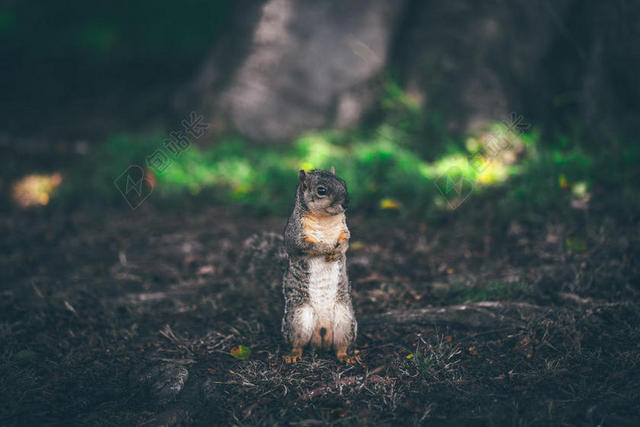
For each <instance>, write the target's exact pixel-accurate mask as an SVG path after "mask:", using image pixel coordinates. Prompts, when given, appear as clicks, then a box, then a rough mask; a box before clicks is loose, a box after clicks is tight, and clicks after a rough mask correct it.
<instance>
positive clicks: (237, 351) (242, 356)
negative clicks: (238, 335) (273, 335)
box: [230, 345, 251, 360]
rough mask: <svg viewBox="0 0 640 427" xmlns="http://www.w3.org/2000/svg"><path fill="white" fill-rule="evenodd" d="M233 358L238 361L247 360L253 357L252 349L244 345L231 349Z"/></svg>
mask: <svg viewBox="0 0 640 427" xmlns="http://www.w3.org/2000/svg"><path fill="white" fill-rule="evenodd" d="M230 353H231V356H233V357H235V358H236V359H238V360H247V359H248V358H249V357H250V356H251V349H250V348H249V347H247V346H244V345H239V346H237V347H236V348H232V349H231V352H230Z"/></svg>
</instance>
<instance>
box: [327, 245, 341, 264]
mask: <svg viewBox="0 0 640 427" xmlns="http://www.w3.org/2000/svg"><path fill="white" fill-rule="evenodd" d="M342 255H343V253H342V252H340V251H339V250H338V248H335V249H331V250H330V251H329V252H327V254H326V255H325V257H324V259H325V261H327V262H331V261H335V260H338V259H340V257H341V256H342Z"/></svg>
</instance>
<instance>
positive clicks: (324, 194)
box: [298, 166, 349, 215]
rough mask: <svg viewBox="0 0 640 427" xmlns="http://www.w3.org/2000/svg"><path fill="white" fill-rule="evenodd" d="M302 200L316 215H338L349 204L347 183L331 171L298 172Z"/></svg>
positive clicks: (299, 191)
mask: <svg viewBox="0 0 640 427" xmlns="http://www.w3.org/2000/svg"><path fill="white" fill-rule="evenodd" d="M298 194H299V196H300V201H301V202H302V203H303V204H304V206H305V207H306V208H307V209H308V210H309V212H311V213H313V214H315V215H338V214H341V213H343V212H344V211H345V210H346V209H347V207H348V206H349V195H348V194H347V184H346V183H345V182H344V181H343V180H341V179H340V178H338V177H337V176H336V174H335V169H334V168H333V166H332V167H331V172H327V171H323V170H318V169H314V170H312V171H309V172H305V171H304V170H301V171H300V172H299V173H298Z"/></svg>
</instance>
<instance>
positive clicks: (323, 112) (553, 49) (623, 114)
mask: <svg viewBox="0 0 640 427" xmlns="http://www.w3.org/2000/svg"><path fill="white" fill-rule="evenodd" d="M235 7H236V13H235V14H233V15H234V18H233V19H231V20H230V22H229V28H228V31H226V33H225V38H223V39H222V40H220V41H219V42H217V43H216V46H215V47H214V49H213V50H212V53H211V54H210V56H209V57H208V58H207V60H206V62H205V65H204V66H203V67H202V69H201V71H200V73H199V75H198V77H197V78H196V79H195V80H194V82H193V84H192V85H191V87H190V90H189V91H188V92H185V93H187V94H190V96H182V97H181V98H180V99H181V105H182V107H183V108H187V106H189V107H190V108H191V109H195V108H199V109H200V111H203V112H206V113H207V114H208V115H209V117H210V122H211V123H213V124H214V125H215V126H214V128H216V129H218V130H226V129H233V130H234V131H237V132H239V133H241V134H242V135H244V136H245V137H248V138H250V139H253V140H255V141H261V142H278V141H283V142H284V141H289V140H291V138H293V137H295V136H296V135H298V134H299V133H301V132H303V131H305V130H308V129H317V128H324V127H335V126H337V127H344V126H350V125H354V124H357V123H358V122H359V121H360V120H361V119H362V117H363V116H364V114H365V113H366V112H367V111H368V110H370V109H371V108H372V107H373V106H374V105H375V101H376V97H377V96H378V95H379V90H378V89H380V86H381V85H380V79H379V78H378V77H379V76H380V74H381V72H382V71H384V70H393V72H394V78H396V79H397V80H398V83H400V85H401V86H402V87H403V89H405V90H406V91H407V92H409V93H410V94H412V95H415V96H414V97H412V99H417V100H419V102H420V103H421V106H422V107H423V108H424V110H425V112H426V114H427V116H429V117H431V118H432V119H429V123H428V124H425V125H423V126H425V127H427V126H430V127H431V128H433V127H436V128H438V129H431V128H430V129H422V131H423V132H425V134H427V135H428V134H429V132H431V131H435V133H436V135H433V136H436V138H434V137H426V138H424V139H425V140H429V141H432V142H433V141H437V140H438V138H437V136H438V135H445V134H450V133H452V132H453V133H455V132H459V133H461V134H464V133H469V132H472V133H473V132H476V131H479V130H482V129H483V128H484V127H486V125H487V124H488V123H491V122H493V121H496V120H504V119H507V118H508V117H509V114H510V113H511V112H515V113H517V114H518V115H522V116H524V119H525V120H526V121H527V122H528V123H531V124H538V125H540V124H544V125H549V126H548V127H549V128H552V127H553V126H554V125H556V124H558V123H559V124H560V125H561V127H562V128H563V129H566V128H567V127H569V126H571V124H572V122H575V121H576V120H577V121H580V122H581V123H583V127H585V128H589V127H590V126H595V125H603V124H606V126H607V127H609V128H611V127H616V126H619V125H620V126H621V127H625V126H626V127H627V128H629V129H632V127H633V123H634V118H635V117H636V115H637V113H638V110H639V109H640V108H639V101H638V100H639V99H640V93H638V91H639V90H640V85H638V83H637V76H638V73H639V72H640V55H638V47H637V46H639V45H640V25H639V23H640V3H639V2H630V1H626V0H615V1H613V2H609V3H604V2H595V1H582V0H557V1H551V0H539V1H536V2H529V1H525V0H515V1H507V0H496V1H493V2H475V1H472V0H451V1H449V2H438V1H435V0H397V1H388V0H350V1H348V2H346V1H339V0H324V1H319V0H300V1H294V0H268V1H258V0H241V1H239V2H238V3H237V4H236V6H235ZM183 95H184V93H183ZM433 118H435V119H437V120H435V119H433Z"/></svg>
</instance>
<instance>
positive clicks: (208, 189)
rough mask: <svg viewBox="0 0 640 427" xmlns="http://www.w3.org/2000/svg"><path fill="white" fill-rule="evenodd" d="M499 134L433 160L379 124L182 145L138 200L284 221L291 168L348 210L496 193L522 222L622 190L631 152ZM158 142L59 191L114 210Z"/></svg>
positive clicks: (413, 211)
mask: <svg viewBox="0 0 640 427" xmlns="http://www.w3.org/2000/svg"><path fill="white" fill-rule="evenodd" d="M505 132H506V131H505V128H504V125H502V124H499V123H498V124H495V125H494V126H492V127H491V129H490V130H489V131H488V133H485V134H483V135H479V136H476V137H473V138H468V139H467V140H466V141H465V142H464V143H462V142H458V143H456V144H455V145H454V146H453V147H451V146H449V147H445V148H444V149H443V154H442V155H441V156H439V157H438V158H437V159H436V160H433V161H426V160H424V159H423V158H422V157H421V156H420V155H419V154H417V153H416V152H415V150H412V149H411V148H410V147H411V146H410V144H407V143H406V135H407V134H406V132H405V130H404V129H398V127H396V126H393V125H391V124H389V123H383V124H382V125H380V126H379V127H378V128H376V129H375V131H364V130H362V129H356V130H353V131H349V132H342V131H335V130H332V131H326V132H314V133H308V134H306V135H303V136H301V137H300V138H298V139H297V140H296V141H293V143H292V144H291V145H290V146H284V147H283V146H275V147H268V146H255V145H252V144H250V143H248V142H246V141H244V140H242V139H241V138H238V137H231V136H230V137H223V138H220V139H219V140H216V141H212V142H211V143H210V144H205V145H195V144H192V145H190V146H189V147H188V148H187V149H186V150H185V151H184V152H182V153H181V154H179V155H178V156H176V157H172V156H169V157H168V159H169V160H168V163H167V165H166V168H162V170H159V169H154V168H148V173H149V175H150V176H151V177H152V179H153V181H154V183H155V189H154V193H153V195H152V197H151V198H150V199H149V201H147V202H152V203H153V202H162V201H169V202H171V201H173V200H175V199H176V198H184V197H186V198H188V199H191V200H196V201H202V202H204V203H223V204H229V203H231V204H233V205H238V206H244V207H245V208H247V209H249V210H251V211H255V212H266V213H275V214H278V215H286V214H287V213H288V211H289V209H290V208H291V204H292V199H293V194H294V190H295V186H296V185H297V180H296V172H297V170H298V169H306V170H309V169H314V168H318V169H329V168H330V166H335V167H336V171H337V174H338V175H339V176H340V177H342V178H344V179H345V180H346V182H347V183H348V187H349V193H350V196H351V200H352V209H353V210H355V211H361V212H370V213H372V212H376V213H378V214H380V215H382V216H385V215H386V216H388V215H391V216H397V215H401V216H402V215H412V216H419V217H424V218H434V217H437V216H439V215H441V214H442V213H444V212H446V211H450V210H452V209H455V208H457V207H458V206H460V205H462V202H464V203H465V204H466V203H470V206H473V202H467V201H466V199H469V200H471V201H473V200H475V199H477V198H479V197H480V196H482V195H488V196H493V195H496V194H498V195H499V197H498V198H497V202H496V204H495V209H502V210H504V211H506V212H517V211H520V213H522V214H524V215H525V216H526V215H528V214H535V213H536V212H544V211H548V210H549V209H553V210H555V211H557V212H558V213H559V214H561V213H562V212H566V211H568V210H571V209H574V210H575V208H576V207H580V206H579V204H580V203H588V202H589V197H590V195H591V192H592V190H593V186H594V185H595V184H602V185H605V186H606V185H615V186H616V189H620V188H621V187H624V186H628V185H630V181H629V179H630V178H631V177H632V176H634V174H637V164H638V163H637V160H638V151H637V149H635V148H634V147H630V146H627V145H624V146H622V145H621V146H620V147H619V148H621V149H623V150H624V155H623V156H618V155H613V154H611V153H610V155H608V156H606V155H602V156H598V157H594V156H593V155H590V154H588V153H586V152H584V151H583V150H582V149H581V148H579V146H577V145H570V146H569V145H566V144H563V143H559V144H558V146H557V147H556V148H551V149H550V148H546V147H542V146H541V145H540V144H539V136H538V134H537V132H536V131H531V132H529V133H526V134H521V135H520V134H518V135H515V134H508V133H507V134H505ZM487 135H492V136H489V137H487ZM495 135H502V136H504V135H508V138H510V139H511V140H512V141H511V142H510V143H509V145H508V146H506V147H507V148H503V150H502V151H500V152H499V153H498V154H495V153H493V154H489V153H488V152H487V149H486V146H485V145H483V144H485V142H483V141H486V140H491V138H493V137H494V136H495ZM166 138H167V137H166V135H165V134H162V133H158V134H154V135H132V134H121V135H116V136H113V137H111V138H110V139H109V140H108V141H106V142H105V143H104V144H103V145H102V146H101V147H100V149H99V151H98V152H96V153H94V154H93V155H91V156H90V157H89V159H88V161H86V162H85V163H84V164H83V165H82V166H81V167H78V168H77V169H76V170H75V171H74V172H73V176H72V177H71V179H70V180H68V181H66V182H65V184H66V187H65V188H64V190H63V194H66V195H67V196H70V197H71V198H77V197H78V194H79V193H80V192H81V193H82V194H83V195H84V197H83V198H84V199H86V198H87V197H88V196H89V195H91V196H92V197H94V198H96V199H98V200H102V201H103V202H104V200H110V201H112V202H116V203H117V201H118V199H119V198H120V195H119V193H118V191H117V189H116V188H115V186H114V185H113V181H114V179H115V177H116V176H118V175H119V174H120V173H121V172H122V171H124V170H125V169H126V168H127V167H128V166H129V165H131V164H137V165H141V166H142V165H145V164H146V159H147V158H148V157H149V156H150V155H151V154H152V153H154V152H155V151H156V150H157V149H158V148H160V147H162V143H163V141H166ZM621 159H622V160H621ZM620 162H622V164H620ZM447 183H451V187H452V189H449V190H451V191H453V190H455V189H456V186H457V185H463V184H464V185H466V186H467V187H465V188H463V189H462V190H463V191H462V194H460V195H459V198H460V200H453V199H454V198H455V197H457V196H456V194H455V191H454V192H453V193H447V189H446V188H445V187H446V186H447V185H448V184H447ZM467 188H468V191H469V194H467V193H465V191H467V190H466V189H467ZM628 194H632V191H630V192H629V193H628ZM67 198H69V197H67ZM170 204H171V203H169V205H170Z"/></svg>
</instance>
